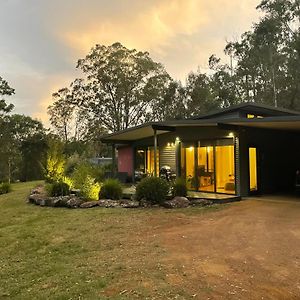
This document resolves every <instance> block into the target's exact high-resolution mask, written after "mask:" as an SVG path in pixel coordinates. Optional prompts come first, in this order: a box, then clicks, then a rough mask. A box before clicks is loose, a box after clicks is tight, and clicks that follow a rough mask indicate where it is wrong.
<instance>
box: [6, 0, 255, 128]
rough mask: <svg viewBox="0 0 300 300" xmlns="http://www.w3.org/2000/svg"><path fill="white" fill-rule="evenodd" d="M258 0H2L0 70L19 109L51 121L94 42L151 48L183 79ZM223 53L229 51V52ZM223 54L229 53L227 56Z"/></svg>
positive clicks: (228, 37) (244, 26)
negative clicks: (57, 100) (58, 97)
mask: <svg viewBox="0 0 300 300" xmlns="http://www.w3.org/2000/svg"><path fill="white" fill-rule="evenodd" d="M259 2H260V1H259V0H0V76H2V77H3V78H4V79H6V80H7V81H9V84H10V85H11V86H12V87H13V88H15V90H16V94H15V95H14V96H12V97H10V98H9V99H7V101H8V102H13V103H14V105H15V107H16V109H15V113H22V114H26V115H30V116H32V117H34V118H37V119H39V120H41V121H43V122H44V124H45V125H46V126H47V125H48V124H49V123H48V116H47V107H48V105H50V104H51V103H52V97H51V95H52V93H54V92H56V91H57V90H58V89H60V88H63V87H67V86H69V84H70V82H71V81H73V80H74V79H75V78H79V77H82V74H81V72H80V71H79V70H76V62H77V60H78V59H79V58H83V57H85V55H87V54H88V52H89V51H90V49H91V48H92V47H93V46H94V45H95V44H103V45H111V44H112V43H114V42H121V43H122V44H123V45H124V46H126V47H127V48H130V49H132V48H135V49H138V50H142V51H148V52H149V53H150V56H151V57H152V58H153V59H154V60H155V61H158V62H161V63H162V64H163V65H164V66H165V68H166V70H167V71H168V73H169V74H170V75H171V76H172V77H173V78H174V79H177V80H181V81H182V82H183V83H184V81H185V78H186V76H187V74H188V73H189V72H191V71H197V70H198V69H200V70H202V71H206V70H207V65H208V58H209V57H210V55H211V54H216V55H217V56H219V57H224V55H223V49H224V47H225V45H226V41H232V40H238V38H239V37H240V35H241V34H242V33H243V32H245V31H247V30H250V29H251V26H252V23H253V22H255V21H257V20H258V18H259V13H258V12H257V11H256V9H255V7H256V6H257V5H258V4H259ZM224 59H227V58H226V57H224ZM224 62H226V61H224Z"/></svg>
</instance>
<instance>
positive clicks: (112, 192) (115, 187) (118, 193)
mask: <svg viewBox="0 0 300 300" xmlns="http://www.w3.org/2000/svg"><path fill="white" fill-rule="evenodd" d="M122 195H123V189H122V184H121V182H120V181H119V180H118V179H112V178H111V179H107V180H105V181H104V183H103V186H102V187H101V191H100V197H101V198H105V199H112V200H119V199H121V197H122Z"/></svg>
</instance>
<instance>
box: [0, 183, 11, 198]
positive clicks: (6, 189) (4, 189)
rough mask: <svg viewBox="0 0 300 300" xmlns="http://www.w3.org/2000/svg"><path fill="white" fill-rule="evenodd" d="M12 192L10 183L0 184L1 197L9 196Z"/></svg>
mask: <svg viewBox="0 0 300 300" xmlns="http://www.w3.org/2000/svg"><path fill="white" fill-rule="evenodd" d="M9 192H11V185H10V184H9V183H8V182H3V183H1V184H0V195H2V194H7V193H9Z"/></svg>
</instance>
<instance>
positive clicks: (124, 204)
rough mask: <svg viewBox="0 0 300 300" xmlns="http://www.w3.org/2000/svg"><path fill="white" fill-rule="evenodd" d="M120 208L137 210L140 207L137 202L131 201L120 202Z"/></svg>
mask: <svg viewBox="0 0 300 300" xmlns="http://www.w3.org/2000/svg"><path fill="white" fill-rule="evenodd" d="M120 204H121V207H124V208H137V207H139V206H140V203H139V202H138V201H133V200H121V203H120Z"/></svg>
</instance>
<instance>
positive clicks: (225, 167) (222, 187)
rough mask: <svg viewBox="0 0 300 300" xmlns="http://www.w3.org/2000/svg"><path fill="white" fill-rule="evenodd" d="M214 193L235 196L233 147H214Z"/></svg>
mask: <svg viewBox="0 0 300 300" xmlns="http://www.w3.org/2000/svg"><path fill="white" fill-rule="evenodd" d="M216 192H217V193H226V194H235V166H234V146H233V145H232V146H230V145H229V146H216Z"/></svg>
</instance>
